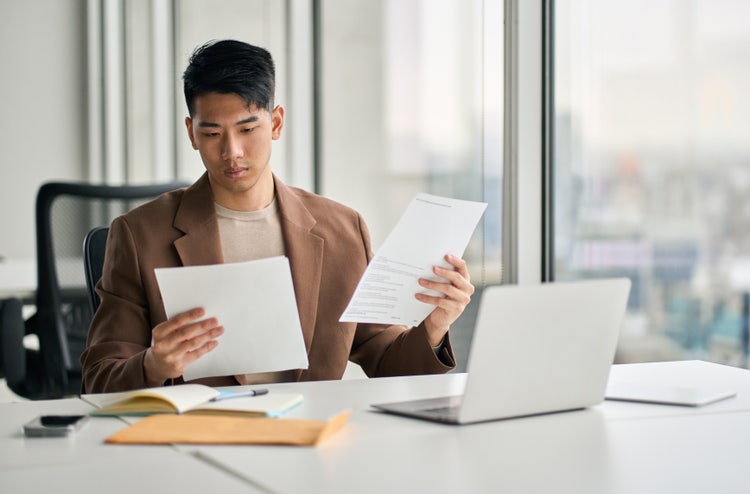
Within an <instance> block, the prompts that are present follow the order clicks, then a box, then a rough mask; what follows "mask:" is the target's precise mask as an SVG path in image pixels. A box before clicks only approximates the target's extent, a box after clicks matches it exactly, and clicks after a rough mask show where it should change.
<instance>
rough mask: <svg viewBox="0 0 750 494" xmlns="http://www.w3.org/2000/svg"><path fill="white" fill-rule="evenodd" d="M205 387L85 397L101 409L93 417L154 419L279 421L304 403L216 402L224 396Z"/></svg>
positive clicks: (263, 398)
mask: <svg viewBox="0 0 750 494" xmlns="http://www.w3.org/2000/svg"><path fill="white" fill-rule="evenodd" d="M227 392H229V393H232V392H236V391H235V390H231V391H224V392H222V391H219V390H217V389H214V388H211V387H209V386H204V385H202V384H178V385H176V386H163V387H158V388H147V389H139V390H136V391H126V392H123V393H110V394H103V395H83V396H82V398H83V399H84V400H86V401H88V402H89V403H91V404H93V405H95V406H97V407H99V408H98V410H96V411H94V412H92V413H91V414H92V415H152V414H157V413H179V414H201V415H207V414H216V415H241V416H252V417H278V416H280V415H283V414H284V413H286V412H287V411H288V410H291V409H292V408H294V407H296V406H297V405H299V404H300V403H302V395H301V394H297V393H277V392H273V391H272V392H270V393H266V394H262V395H260V396H250V397H237V398H234V397H233V398H231V399H223V400H221V401H212V400H213V399H214V398H216V397H218V396H226V395H222V393H227Z"/></svg>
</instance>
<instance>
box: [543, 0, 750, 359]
mask: <svg viewBox="0 0 750 494" xmlns="http://www.w3.org/2000/svg"><path fill="white" fill-rule="evenodd" d="M554 15H555V33H554V40H555V55H554V56H555V59H554V61H555V73H554V79H555V91H554V98H555V107H554V126H555V143H554V184H555V188H554V211H555V214H554V222H555V228H554V231H555V243H554V266H555V268H554V276H555V278H556V279H558V280H563V279H575V278H589V277H605V276H627V277H629V278H631V280H632V281H633V286H632V293H631V296H630V301H629V309H628V315H627V319H626V321H625V324H624V326H623V329H622V338H621V341H620V346H619V349H618V357H617V358H618V360H619V361H621V362H627V361H648V360H663V359H683V358H701V359H706V360H712V361H717V362H722V363H730V364H741V363H743V348H742V344H741V341H742V327H743V323H742V321H743V318H746V317H747V316H746V315H743V307H742V298H743V294H744V293H745V292H746V291H748V290H750V227H749V225H750V201H749V200H748V197H750V166H748V165H750V122H749V121H748V119H747V115H748V112H750V95H749V94H748V92H747V90H746V88H747V87H748V85H750V70H749V69H748V64H747V60H746V58H747V57H746V54H747V53H748V50H749V49H750V31H749V30H748V29H747V25H746V22H745V20H746V19H748V18H750V3H749V2H742V1H732V0H711V1H708V0H694V1H691V2H682V1H677V0H659V1H647V0H636V1H630V2H621V1H615V0H558V1H557V2H555V13H554Z"/></svg>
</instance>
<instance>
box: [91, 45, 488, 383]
mask: <svg viewBox="0 0 750 494" xmlns="http://www.w3.org/2000/svg"><path fill="white" fill-rule="evenodd" d="M274 78H275V74H274V64H273V60H272V58H271V55H270V54H269V53H268V52H267V51H266V50H264V49H262V48H258V47H255V46H252V45H248V44H246V43H241V42H238V41H232V40H225V41H219V42H211V43H208V44H206V45H204V46H202V47H200V48H198V49H197V50H196V51H195V52H194V53H193V55H192V57H191V59H190V62H189V65H188V67H187V69H186V70H185V73H184V75H183V80H184V91H185V99H186V102H187V107H188V113H189V116H188V117H186V118H185V125H186V127H187V132H188V137H189V138H190V141H191V143H192V145H193V148H194V149H196V150H197V151H198V152H199V153H200V155H201V159H202V161H203V164H204V165H205V168H206V172H205V174H204V175H203V176H202V177H201V178H200V179H199V180H198V181H197V182H195V183H194V184H193V185H192V186H190V187H188V188H186V189H180V190H178V191H174V192H170V193H168V194H164V195H163V196H161V197H159V198H157V199H155V200H153V201H151V202H150V203H148V204H145V205H143V206H141V207H139V208H136V209H134V210H133V211H131V212H129V213H127V214H125V215H123V216H121V217H119V218H117V219H115V220H114V221H113V222H112V225H111V227H110V232H109V239H108V241H107V252H106V257H105V264H104V271H103V275H102V279H101V281H100V282H99V285H98V286H97V292H98V294H99V296H100V298H101V305H100V307H99V309H98V311H97V312H96V314H95V316H94V319H93V321H92V323H91V328H90V331H89V336H88V342H87V348H86V350H85V351H84V353H83V355H82V356H81V362H82V366H83V383H84V391H85V392H87V393H97V392H111V391H121V390H127V389H135V388H143V387H152V386H162V385H165V384H173V383H179V382H183V380H182V377H181V376H182V374H183V371H184V370H185V368H186V367H187V366H188V365H189V364H190V363H192V362H194V361H195V360H197V359H199V358H201V357H202V356H203V355H205V354H206V353H207V352H210V351H211V350H213V349H214V348H216V346H217V345H218V344H221V343H220V339H218V338H219V337H220V336H221V334H222V333H223V331H224V329H223V328H222V326H221V321H217V320H216V319H215V318H209V319H206V320H203V321H199V319H200V318H201V317H202V316H203V315H204V311H203V309H202V308H195V309H193V310H190V311H188V312H185V313H182V314H178V315H176V316H174V317H172V318H169V319H167V317H166V314H165V311H164V307H163V303H162V301H161V297H160V295H159V289H158V286H157V283H156V279H155V274H154V269H155V268H160V267H171V266H189V265H206V264H217V263H222V262H240V261H248V260H252V259H259V258H265V257H271V256H278V255H286V256H287V257H288V258H289V261H290V266H291V271H292V279H293V282H294V290H295V296H296V299H297V306H298V309H299V316H300V323H301V326H302V332H303V336H304V341H305V345H306V348H307V352H308V359H309V368H308V369H305V370H302V369H290V370H288V371H284V372H274V373H263V374H250V375H240V376H224V377H214V378H205V379H200V380H198V381H199V382H202V383H204V384H209V385H213V386H219V385H232V384H238V383H240V384H254V383H262V382H277V381H294V380H322V379H340V378H341V376H342V374H343V372H344V369H345V367H346V363H347V360H352V361H353V362H356V363H358V364H360V365H361V366H362V368H363V370H364V371H365V372H366V373H367V374H368V375H369V376H388V375H403V374H422V373H438V372H447V371H448V370H450V369H452V368H453V367H454V366H455V361H454V357H453V353H452V350H451V347H450V342H449V338H448V329H449V327H450V325H451V324H452V323H453V322H454V321H455V320H456V319H457V318H458V316H459V315H460V314H461V313H462V312H463V310H464V308H465V307H466V306H467V305H468V303H469V301H470V296H471V294H472V293H473V292H474V287H473V285H472V284H471V283H470V281H469V273H468V271H467V268H466V263H465V262H464V261H463V260H462V259H459V258H456V257H453V256H446V260H447V261H448V262H449V263H450V264H451V265H452V266H453V267H454V269H444V268H440V267H435V268H434V272H435V274H436V275H438V276H439V277H441V278H443V279H444V280H445V281H444V282H435V281H429V280H420V285H421V286H423V287H424V288H425V289H431V290H435V291H437V292H440V293H441V294H443V295H444V296H443V297H432V296H428V295H425V294H421V293H418V294H415V297H416V298H417V299H418V300H420V301H422V302H424V303H427V304H432V305H434V306H435V309H434V310H433V311H432V313H430V315H429V316H428V317H427V318H426V319H425V321H424V322H423V323H422V324H420V325H419V326H417V327H414V328H407V327H404V326H384V325H376V324H353V323H340V322H339V321H338V319H339V317H340V316H341V314H342V313H343V311H344V309H345V308H346V305H347V303H348V301H349V298H350V297H351V295H352V294H353V293H354V289H355V287H356V285H357V283H358V281H359V278H360V277H361V275H362V273H364V270H365V268H366V266H367V263H368V262H369V261H370V259H371V258H372V252H371V249H370V239H369V233H368V231H367V228H366V226H365V223H364V221H363V220H362V218H361V217H360V215H359V214H358V213H356V212H355V211H353V210H351V209H349V208H347V207H345V206H342V205H341V204H338V203H336V202H334V201H331V200H329V199H325V198H323V197H320V196H317V195H314V194H311V193H309V192H306V191H303V190H300V189H297V188H294V187H289V186H287V185H284V184H283V183H282V182H281V181H280V180H279V179H278V178H277V177H276V176H275V175H274V174H273V173H272V171H271V167H270V158H271V144H272V141H274V140H277V139H279V138H280V137H281V132H282V129H283V127H284V108H283V107H281V106H274V86H275V82H274ZM248 283H263V280H248ZM248 317H252V314H248ZM268 329H269V331H272V330H273V328H268Z"/></svg>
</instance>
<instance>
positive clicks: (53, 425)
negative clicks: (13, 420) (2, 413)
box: [23, 415, 86, 437]
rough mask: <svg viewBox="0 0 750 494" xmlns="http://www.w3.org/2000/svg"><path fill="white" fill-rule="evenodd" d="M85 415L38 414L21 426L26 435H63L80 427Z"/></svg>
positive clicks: (84, 420)
mask: <svg viewBox="0 0 750 494" xmlns="http://www.w3.org/2000/svg"><path fill="white" fill-rule="evenodd" d="M85 422H86V415H40V416H38V417H36V418H34V420H31V421H30V422H27V423H26V424H24V426H23V432H24V434H25V435H26V437H64V436H67V435H70V434H72V433H73V432H75V431H77V430H78V429H80V428H81V427H82V426H83V424H84V423H85Z"/></svg>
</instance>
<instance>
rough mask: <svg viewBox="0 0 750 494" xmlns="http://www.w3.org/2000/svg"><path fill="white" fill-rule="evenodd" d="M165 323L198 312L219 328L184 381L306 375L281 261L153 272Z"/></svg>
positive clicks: (285, 268) (291, 289)
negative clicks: (290, 371) (260, 374)
mask: <svg viewBox="0 0 750 494" xmlns="http://www.w3.org/2000/svg"><path fill="white" fill-rule="evenodd" d="M156 279H157V282H158V283H159V290H160V291H161V295H162V299H163V300H164V309H165V310H166V313H167V317H172V316H173V315H175V314H178V313H180V312H184V311H186V310H189V309H192V308H194V307H203V308H204V309H205V310H206V318H208V317H216V318H217V319H218V321H219V324H221V325H222V326H224V334H223V335H221V336H220V337H219V338H218V342H219V344H218V345H217V347H216V348H214V349H213V350H212V351H210V352H208V353H207V354H205V355H204V356H202V357H201V358H199V359H198V360H196V361H195V362H193V363H192V364H191V365H190V366H188V368H187V369H186V370H185V374H184V378H185V379H186V380H190V379H197V378H200V377H210V376H230V375H236V374H250V373H255V372H273V371H281V370H287V369H307V365H308V361H307V351H306V349H305V342H304V339H303V337H302V327H301V326H300V322H299V314H298V312H297V302H296V298H295V296H294V286H293V285H292V273H291V270H290V268H289V260H288V259H287V258H286V257H271V258H268V259H260V260H257V261H249V262H240V263H230V264H215V265H210V266H187V267H177V268H160V269H156Z"/></svg>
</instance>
